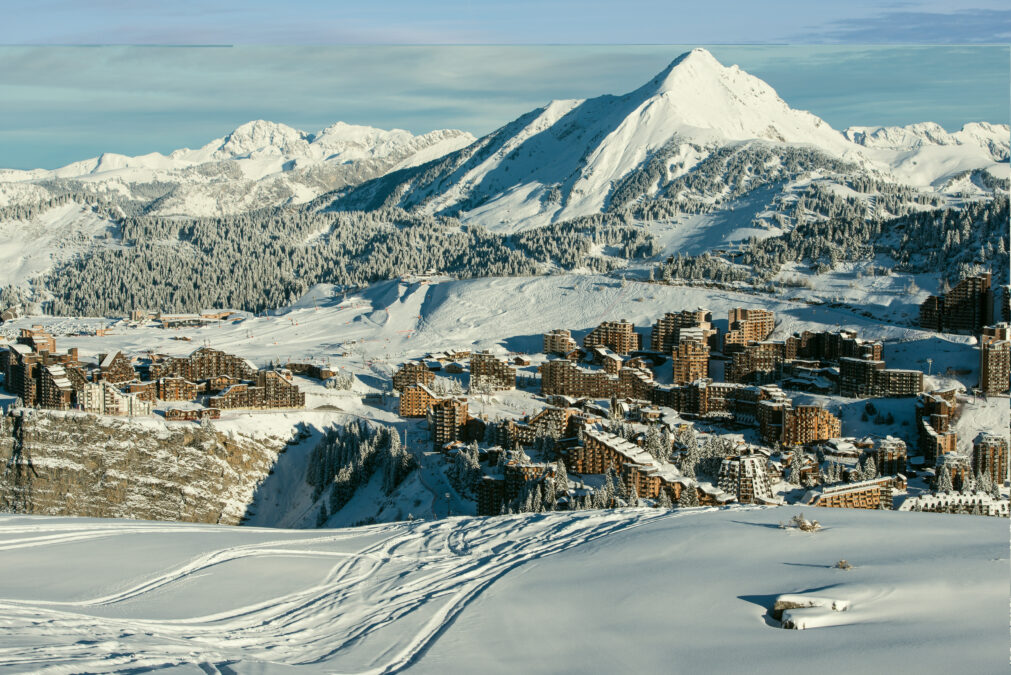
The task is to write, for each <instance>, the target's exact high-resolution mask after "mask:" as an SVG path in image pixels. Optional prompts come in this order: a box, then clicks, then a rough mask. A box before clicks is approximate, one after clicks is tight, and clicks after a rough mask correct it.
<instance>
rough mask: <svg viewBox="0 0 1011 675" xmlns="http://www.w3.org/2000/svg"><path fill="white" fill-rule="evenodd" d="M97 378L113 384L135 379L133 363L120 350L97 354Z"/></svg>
mask: <svg viewBox="0 0 1011 675" xmlns="http://www.w3.org/2000/svg"><path fill="white" fill-rule="evenodd" d="M96 376H97V379H101V380H105V381H106V382H111V383H113V384H121V383H123V382H130V381H131V380H135V379H137V373H136V371H135V370H134V369H133V364H132V363H130V359H128V358H127V357H126V356H125V355H124V354H123V353H122V352H113V353H111V354H99V355H98V372H97V373H96Z"/></svg>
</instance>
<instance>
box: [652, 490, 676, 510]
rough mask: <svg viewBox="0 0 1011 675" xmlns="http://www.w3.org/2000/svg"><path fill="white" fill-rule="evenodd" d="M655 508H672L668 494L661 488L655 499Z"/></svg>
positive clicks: (672, 504)
mask: <svg viewBox="0 0 1011 675" xmlns="http://www.w3.org/2000/svg"><path fill="white" fill-rule="evenodd" d="M656 505H657V508H661V509H671V508H674V503H673V502H671V500H670V495H669V494H667V491H666V490H664V489H663V488H661V489H660V494H659V495H658V496H657V499H656Z"/></svg>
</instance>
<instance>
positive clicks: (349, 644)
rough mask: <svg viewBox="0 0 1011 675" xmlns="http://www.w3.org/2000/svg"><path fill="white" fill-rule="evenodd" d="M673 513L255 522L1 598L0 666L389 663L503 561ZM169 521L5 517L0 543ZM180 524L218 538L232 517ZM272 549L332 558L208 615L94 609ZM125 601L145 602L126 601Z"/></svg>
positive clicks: (140, 528) (389, 666) (344, 667)
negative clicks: (113, 586)
mask: <svg viewBox="0 0 1011 675" xmlns="http://www.w3.org/2000/svg"><path fill="white" fill-rule="evenodd" d="M701 511H703V510H702V509H699V510H695V511H693V512H701ZM693 512H688V513H693ZM681 515H685V512H669V511H656V510H642V511H638V512H632V513H630V512H615V513H613V514H604V515H602V513H601V512H592V513H590V512H587V514H581V513H576V514H570V513H566V514H562V515H561V516H556V515H545V516H543V517H537V518H522V517H517V518H511V517H508V516H507V517H500V518H487V519H473V518H457V519H447V520H438V521H423V522H418V523H411V524H404V523H400V524H396V525H377V526H372V527H367V528H359V529H357V530H348V531H340V532H335V533H334V534H331V535H326V534H321V535H318V536H309V537H298V536H297V535H296V533H289V534H292V535H296V536H293V538H288V539H284V538H280V539H271V538H269V537H276V536H277V534H278V533H277V532H274V533H272V532H269V531H263V532H262V534H263V536H264V537H267V539H265V540H264V541H259V542H256V543H251V544H241V545H236V546H223V547H220V548H214V549H212V550H208V551H206V552H204V553H201V554H199V555H196V556H194V557H193V558H191V559H190V560H188V561H187V562H185V563H183V564H180V565H178V566H176V567H174V568H172V569H168V570H164V571H159V572H157V573H153V574H151V575H150V576H149V577H147V578H145V579H143V580H142V581H141V582H139V583H134V585H132V586H130V587H128V588H124V589H121V590H118V591H116V592H112V593H108V594H105V595H102V596H100V597H94V598H90V599H86V600H77V601H34V600H12V599H0V617H2V618H0V672H25V671H31V672H35V673H76V672H94V671H101V672H115V671H131V672H136V671H137V670H138V669H143V670H146V669H155V668H163V667H169V666H178V665H183V664H193V663H196V662H200V667H201V668H202V669H204V670H205V672H218V666H223V665H227V664H231V663H235V662H236V661H244V662H249V661H259V662H268V663H282V664H286V665H289V666H309V668H307V670H313V671H315V670H319V669H321V668H325V669H326V671H327V672H335V671H336V672H347V673H394V672H398V671H400V670H402V669H404V668H406V667H408V666H410V665H411V664H413V663H414V662H416V661H417V660H418V659H419V658H420V657H421V656H422V655H423V654H424V652H425V650H426V649H427V648H428V647H429V646H431V645H432V644H433V643H434V641H435V640H437V639H438V637H439V636H440V635H441V634H442V633H443V631H444V630H445V629H446V628H447V627H449V626H450V625H451V624H452V622H453V620H454V619H455V618H456V616H457V615H459V613H460V612H461V611H463V610H464V608H466V607H467V606H468V604H470V603H471V602H472V601H473V600H474V599H475V598H476V597H477V596H478V595H480V594H481V592H482V591H484V590H485V589H486V588H488V587H489V586H491V585H492V584H494V583H495V581H496V580H497V579H499V578H500V577H502V576H503V575H505V574H507V573H508V572H509V571H511V570H513V569H515V568H517V567H519V566H521V565H524V564H526V563H529V562H531V561H534V560H537V559H539V558H543V557H545V556H550V555H553V554H555V553H558V552H561V551H564V550H567V549H570V548H572V547H574V546H578V545H580V544H584V543H586V542H590V541H593V540H595V539H599V538H601V537H606V536H608V535H610V534H613V533H616V532H619V531H624V530H628V529H630V528H635V527H638V526H640V525H643V524H646V523H650V522H654V521H656V520H658V519H661V518H671V517H680V516H681ZM173 529H175V528H173V526H168V527H166V526H165V525H137V526H123V525H116V526H103V525H101V524H94V523H86V524H84V523H82V524H81V525H79V526H78V525H77V524H72V523H71V524H68V523H63V524H60V525H53V526H45V525H34V524H32V525H21V524H20V523H12V524H7V523H5V522H3V521H2V520H0V551H2V550H8V549H11V548H15V547H45V546H51V545H53V544H64V543H73V542H82V541H87V540H89V539H92V540H96V539H102V538H107V537H118V536H120V535H124V534H137V533H168V532H172V531H173ZM179 531H180V532H184V533H186V534H187V535H190V534H197V535H198V536H200V537H201V538H206V539H208V540H209V541H213V542H215V544H217V545H219V546H220V544H218V542H219V541H220V539H222V538H223V537H227V534H225V533H227V532H228V531H229V530H227V529H224V528H217V527H190V528H185V529H180V530H179ZM233 531H234V532H238V531H237V530H233ZM280 532H283V531H280ZM248 533H249V531H246V532H245V533H244V534H248ZM377 535H378V536H379V537H381V538H380V540H379V541H378V542H375V543H371V544H370V545H368V546H365V547H363V548H361V549H359V550H357V551H346V550H344V551H341V550H331V549H330V548H328V547H331V546H333V545H334V544H337V543H344V544H346V543H347V542H349V541H353V540H354V539H356V538H362V537H366V536H377ZM123 541H124V542H129V541H130V540H129V539H124V540H123ZM276 556H284V557H289V558H290V557H304V558H309V557H314V558H332V559H333V561H334V565H333V567H332V568H330V570H329V572H328V573H327V574H326V575H325V577H324V578H323V579H322V580H321V581H319V582H318V583H315V584H313V585H309V586H308V587H305V588H302V589H301V590H297V591H294V592H290V593H287V594H283V595H280V596H279V597H274V598H271V599H269V600H266V601H261V602H258V603H255V604H249V605H247V606H243V607H239V608H234V609H230V610H227V611H222V612H217V613H213V614H209V615H204V616H192V617H188V618H183V619H165V620H151V619H144V618H142V617H140V618H137V617H127V616H125V615H124V614H123V613H122V612H121V613H120V614H121V615H120V616H107V615H103V614H102V610H103V609H104V610H105V614H110V613H112V614H115V612H113V611H110V610H115V609H116V608H117V606H118V605H121V604H122V603H124V602H126V601H128V600H132V601H138V600H139V601H141V602H142V601H144V600H145V599H146V598H148V599H150V600H152V601H153V602H154V603H155V605H156V604H157V602H158V599H157V597H155V596H151V594H152V593H154V592H155V591H158V590H160V589H170V588H172V587H173V586H176V585H178V584H180V583H181V582H185V581H186V580H192V579H194V578H195V577H198V576H201V575H205V574H214V573H215V571H216V570H217V572H218V573H224V574H227V571H224V572H222V570H221V568H220V566H222V565H223V564H225V563H228V562H231V561H235V560H239V559H244V558H261V559H266V558H270V557H276ZM283 571H284V567H283V566H281V567H278V568H277V572H278V573H279V574H283ZM183 590H185V589H183ZM149 596H151V597H150V598H149ZM141 606H143V605H141ZM129 609H130V610H131V611H132V612H133V613H137V612H138V611H141V610H137V609H135V605H132V606H131V607H130V608H129ZM128 613H129V612H128ZM313 666H315V667H313Z"/></svg>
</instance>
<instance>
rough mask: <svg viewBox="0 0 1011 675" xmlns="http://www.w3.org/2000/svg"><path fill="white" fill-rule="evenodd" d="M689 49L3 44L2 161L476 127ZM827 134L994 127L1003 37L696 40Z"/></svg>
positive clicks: (43, 164) (999, 117)
mask: <svg viewBox="0 0 1011 675" xmlns="http://www.w3.org/2000/svg"><path fill="white" fill-rule="evenodd" d="M694 46H697V45H632V46H621V45H597V46H511V47H507V46H477V45H473V46H379V45H372V46H365V45H357V46H299V47H269V46H241V47H220V48H218V47H182V48H179V47H176V48H173V47H156V46H151V47H145V46H137V47H126V46H121V47H103V48H93V47H3V48H2V49H0V63H4V64H5V65H6V67H4V68H2V69H0V98H2V99H3V100H4V101H5V106H4V107H3V109H2V110H0V157H2V158H3V159H2V160H0V164H2V166H3V168H12V169H33V168H46V169H52V168H57V167H60V166H65V165H66V164H69V163H71V162H74V161H79V160H83V159H88V158H90V157H95V156H98V155H100V154H102V153H103V152H112V153H118V154H124V155H139V154H147V153H150V152H160V153H168V152H171V151H172V150H175V149H177V148H183V147H190V148H195V147H200V146H202V145H204V144H206V143H208V142H209V141H211V140H213V139H215V138H219V137H222V136H225V135H227V134H228V133H229V132H231V131H232V130H233V129H235V128H236V127H238V126H239V125H241V124H243V123H245V122H248V121H250V120H254V119H265V120H270V121H272V122H279V123H283V124H287V125H289V126H292V127H295V128H297V129H301V130H303V131H307V132H310V133H311V132H316V131H319V130H320V129H323V128H325V127H326V126H329V125H330V124H333V123H335V122H338V121H343V122H346V123H349V124H360V125H366V126H373V127H378V128H382V129H391V128H400V129H406V130H407V131H410V132H412V133H425V132H428V131H432V130H434V129H443V128H456V129H462V130H465V131H469V132H471V133H473V134H474V135H475V136H481V135H483V134H485V133H488V132H490V131H492V130H494V129H496V128H498V127H499V126H501V125H503V124H505V123H507V122H509V121H511V120H513V119H515V118H516V117H518V116H519V115H521V114H523V113H525V112H528V111H530V110H532V109H534V108H538V107H540V106H543V105H544V104H546V103H547V102H548V101H550V100H552V99H565V98H589V97H593V96H598V95H601V94H623V93H625V92H628V91H631V90H633V89H635V88H636V87H638V86H640V85H641V84H643V83H644V82H646V81H647V80H649V79H650V78H651V77H652V76H653V75H655V74H656V73H657V72H659V71H660V70H662V69H663V68H664V67H665V66H666V65H667V64H668V63H669V62H670V61H671V60H673V59H674V58H676V57H677V56H678V55H679V54H681V53H683V52H684V51H686V50H688V49H691V48H692V47H694ZM703 46H706V47H707V48H708V49H709V50H710V51H711V52H712V53H713V54H714V56H716V58H717V59H719V60H720V61H721V62H722V63H724V65H731V64H737V65H739V66H740V67H741V68H742V69H744V70H746V71H748V72H749V73H751V74H753V75H755V76H757V77H760V78H762V79H763V80H765V81H766V82H768V83H769V84H770V85H771V86H772V87H773V88H774V89H776V91H777V92H778V93H779V95H780V96H781V97H782V98H783V99H784V100H785V101H786V102H787V103H788V104H789V105H790V106H791V107H794V108H799V109H803V110H809V111H811V112H812V113H814V114H815V115H818V116H819V117H821V118H823V119H824V120H825V121H826V122H828V123H829V124H830V125H832V126H833V127H834V128H836V129H838V130H842V129H845V128H846V127H850V126H877V125H884V126H891V125H906V124H911V123H917V122H927V121H930V122H937V123H938V124H940V125H941V126H942V127H944V128H945V129H947V130H949V131H952V130H955V129H957V128H960V127H961V126H962V125H963V124H964V123H967V122H977V121H986V122H992V123H1007V122H1008V86H1009V84H1008V83H1009V61H1008V58H1009V49H1008V47H1006V46H902V45H891V46H854V45H740V46H732V45H703Z"/></svg>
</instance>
